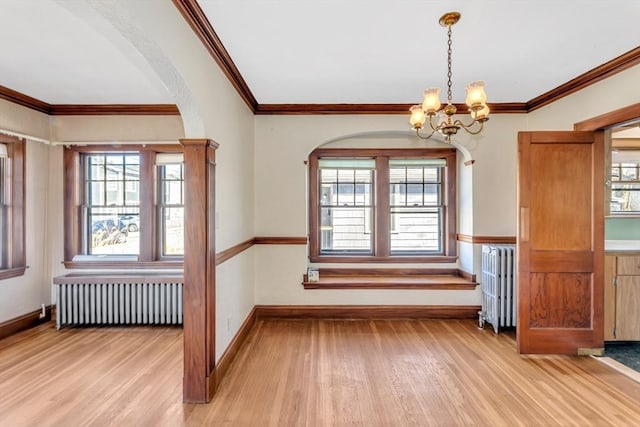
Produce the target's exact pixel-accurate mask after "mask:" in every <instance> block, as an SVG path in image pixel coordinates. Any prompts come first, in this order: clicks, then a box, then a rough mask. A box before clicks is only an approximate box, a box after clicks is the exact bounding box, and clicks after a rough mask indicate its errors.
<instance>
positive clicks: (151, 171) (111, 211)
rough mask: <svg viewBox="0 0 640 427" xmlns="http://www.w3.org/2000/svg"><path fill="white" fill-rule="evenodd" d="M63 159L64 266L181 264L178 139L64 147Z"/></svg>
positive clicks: (181, 172)
mask: <svg viewBox="0 0 640 427" xmlns="http://www.w3.org/2000/svg"><path fill="white" fill-rule="evenodd" d="M64 161H65V188H64V191H65V195H64V200H65V219H64V221H65V265H66V266H67V267H72V268H83V267H87V268H93V267H96V266H99V267H103V268H108V267H113V268H127V266H129V267H131V268H136V267H145V266H151V267H156V268H161V267H169V268H173V267H179V266H181V265H182V259H183V256H184V166H183V164H182V148H181V147H180V146H177V145H166V146H165V145H162V146H160V145H157V146H125V147H122V148H120V149H117V150H116V149H113V148H108V147H104V146H83V147H68V148H65V152H64Z"/></svg>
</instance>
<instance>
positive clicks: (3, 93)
mask: <svg viewBox="0 0 640 427" xmlns="http://www.w3.org/2000/svg"><path fill="white" fill-rule="evenodd" d="M0 99H4V100H5V101H9V102H13V103H14V104H18V105H22V106H23V107H27V108H30V109H32V110H35V111H39V112H41V113H44V114H47V115H50V116H124V115H126V116H139V115H144V116H179V115H180V111H179V110H178V107H177V106H176V105H173V104H48V103H46V102H44V101H41V100H39V99H36V98H33V97H31V96H29V95H25V94H24V93H20V92H18V91H16V90H13V89H10V88H8V87H6V86H0Z"/></svg>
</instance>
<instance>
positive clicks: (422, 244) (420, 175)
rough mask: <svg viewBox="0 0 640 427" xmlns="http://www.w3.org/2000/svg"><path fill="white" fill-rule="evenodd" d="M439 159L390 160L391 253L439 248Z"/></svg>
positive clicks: (440, 218)
mask: <svg viewBox="0 0 640 427" xmlns="http://www.w3.org/2000/svg"><path fill="white" fill-rule="evenodd" d="M443 166H445V162H444V161H441V160H390V161H389V183H390V189H389V193H390V200H389V204H390V209H391V253H396V252H439V251H440V250H441V248H442V236H441V234H440V223H441V222H442V210H443V207H442V197H441V194H440V188H441V183H442V179H441V169H442V167H443Z"/></svg>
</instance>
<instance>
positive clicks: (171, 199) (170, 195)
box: [164, 181, 183, 205]
mask: <svg viewBox="0 0 640 427" xmlns="http://www.w3.org/2000/svg"><path fill="white" fill-rule="evenodd" d="M182 185H183V182H182V181H167V182H165V183H164V203H165V204H167V205H181V204H183V203H182Z"/></svg>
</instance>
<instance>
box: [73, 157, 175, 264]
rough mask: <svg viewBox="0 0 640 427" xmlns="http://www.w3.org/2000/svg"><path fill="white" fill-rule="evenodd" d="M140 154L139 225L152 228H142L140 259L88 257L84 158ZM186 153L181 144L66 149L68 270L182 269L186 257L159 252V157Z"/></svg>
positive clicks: (118, 256)
mask: <svg viewBox="0 0 640 427" xmlns="http://www.w3.org/2000/svg"><path fill="white" fill-rule="evenodd" d="M101 153H104V154H109V153H139V155H140V181H139V186H140V205H139V212H140V219H139V221H140V223H141V224H151V227H141V228H140V231H139V233H140V251H139V254H138V255H86V254H85V248H84V243H83V241H84V239H85V236H84V235H83V229H84V226H83V224H82V215H81V210H82V209H83V205H82V204H83V203H84V201H83V195H84V185H85V179H84V171H83V162H82V156H83V155H85V154H101ZM160 153H183V147H182V146H181V145H179V144H147V145H134V144H131V145H120V146H111V145H90V146H65V147H64V152H63V163H64V201H63V203H64V261H63V264H64V265H65V267H66V268H74V269H76V268H77V269H82V268H105V269H121V270H124V269H138V268H154V269H155V268H182V267H183V265H184V256H179V255H175V256H171V257H163V256H161V252H159V248H158V230H157V227H158V219H157V191H156V188H157V171H156V169H157V168H156V161H155V160H156V155H157V154H160Z"/></svg>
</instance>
